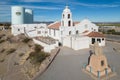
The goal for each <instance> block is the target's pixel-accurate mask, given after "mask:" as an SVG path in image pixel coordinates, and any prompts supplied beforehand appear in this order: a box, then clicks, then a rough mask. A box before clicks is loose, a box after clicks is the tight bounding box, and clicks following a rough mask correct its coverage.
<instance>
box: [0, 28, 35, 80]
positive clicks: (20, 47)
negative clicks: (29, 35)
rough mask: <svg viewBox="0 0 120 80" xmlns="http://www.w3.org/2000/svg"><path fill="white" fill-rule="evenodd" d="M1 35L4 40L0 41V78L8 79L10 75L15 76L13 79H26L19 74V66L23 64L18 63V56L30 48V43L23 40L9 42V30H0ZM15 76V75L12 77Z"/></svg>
mask: <svg viewBox="0 0 120 80" xmlns="http://www.w3.org/2000/svg"><path fill="white" fill-rule="evenodd" d="M0 35H4V36H2V38H1V39H0V41H1V40H4V41H3V42H1V43H0V79H3V80H10V78H11V79H12V78H13V77H12V76H15V75H16V76H17V75H18V77H19V78H18V77H16V79H14V80H28V79H27V77H26V76H25V75H24V74H21V73H22V72H21V68H22V67H24V65H22V66H20V65H18V63H19V60H20V58H21V57H22V56H23V55H24V54H25V53H27V51H29V50H30V46H29V45H30V44H32V43H33V42H32V41H30V42H29V43H23V42H13V43H11V42H10V41H9V40H8V39H9V38H11V37H12V35H11V32H10V30H5V31H0ZM11 49H14V50H15V51H13V52H11V53H10V52H9V50H11ZM14 78H15V77H14Z"/></svg>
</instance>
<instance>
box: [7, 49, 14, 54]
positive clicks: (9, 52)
mask: <svg viewBox="0 0 120 80" xmlns="http://www.w3.org/2000/svg"><path fill="white" fill-rule="evenodd" d="M15 51H16V49H14V48H11V49H10V50H8V51H7V55H9V54H11V53H13V52H15Z"/></svg>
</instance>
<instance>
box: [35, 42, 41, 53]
mask: <svg viewBox="0 0 120 80" xmlns="http://www.w3.org/2000/svg"><path fill="white" fill-rule="evenodd" d="M41 49H43V47H42V46H40V45H37V44H35V47H34V51H35V52H36V53H37V52H40V51H41Z"/></svg>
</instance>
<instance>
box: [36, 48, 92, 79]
mask: <svg viewBox="0 0 120 80" xmlns="http://www.w3.org/2000/svg"><path fill="white" fill-rule="evenodd" d="M88 52H89V50H88V49H85V50H81V51H77V52H75V51H74V50H72V49H70V48H66V47H63V48H62V49H61V51H60V53H59V54H58V56H57V57H56V58H55V60H54V61H53V63H52V64H51V66H50V67H49V68H48V69H47V70H46V72H45V73H43V75H41V76H38V77H37V78H36V80H86V79H89V80H92V78H91V77H90V76H88V75H86V74H85V73H84V72H83V71H82V70H81V68H82V64H84V63H86V62H87V58H88V56H89V53H88Z"/></svg>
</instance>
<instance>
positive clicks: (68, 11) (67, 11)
mask: <svg viewBox="0 0 120 80" xmlns="http://www.w3.org/2000/svg"><path fill="white" fill-rule="evenodd" d="M63 12H65V13H70V12H71V11H70V9H69V7H68V6H66V7H65V9H64V10H63Z"/></svg>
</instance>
